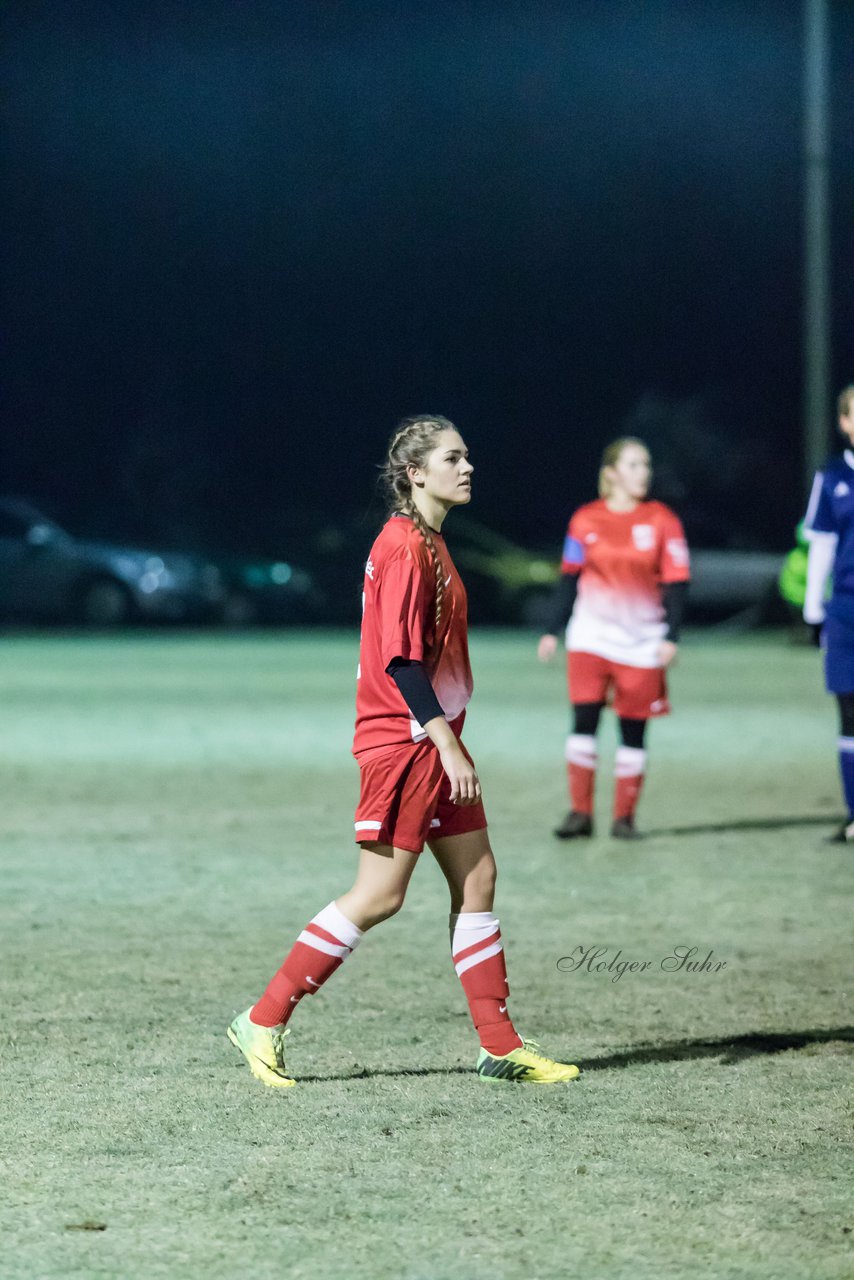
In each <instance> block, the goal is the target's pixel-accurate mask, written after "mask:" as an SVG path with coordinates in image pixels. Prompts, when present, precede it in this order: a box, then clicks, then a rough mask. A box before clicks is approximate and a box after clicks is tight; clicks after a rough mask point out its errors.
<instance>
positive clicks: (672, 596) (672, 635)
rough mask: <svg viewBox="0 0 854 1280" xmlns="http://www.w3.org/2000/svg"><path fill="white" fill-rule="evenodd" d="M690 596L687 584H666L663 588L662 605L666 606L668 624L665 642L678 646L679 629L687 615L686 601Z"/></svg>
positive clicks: (665, 615)
mask: <svg viewBox="0 0 854 1280" xmlns="http://www.w3.org/2000/svg"><path fill="white" fill-rule="evenodd" d="M687 596H688V583H687V582H665V584H664V586H663V587H662V588H661V603H662V604H663V605H664V621H665V622H666V623H667V635H666V636H665V637H664V638H665V640H671V641H672V642H673V644H676V643H677V642H678V640H679V629H680V627H681V626H682V617H683V615H684V613H685V601H686V599H687Z"/></svg>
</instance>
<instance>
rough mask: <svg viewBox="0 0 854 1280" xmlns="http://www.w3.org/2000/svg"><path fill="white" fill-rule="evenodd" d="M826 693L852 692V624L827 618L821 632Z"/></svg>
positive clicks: (853, 637)
mask: <svg viewBox="0 0 854 1280" xmlns="http://www.w3.org/2000/svg"><path fill="white" fill-rule="evenodd" d="M821 644H822V648H823V649H824V679H825V683H826V685H827V692H828V693H854V624H852V623H850V622H842V621H841V620H840V619H839V618H827V620H826V621H825V624H824V626H823V628H822V632H821Z"/></svg>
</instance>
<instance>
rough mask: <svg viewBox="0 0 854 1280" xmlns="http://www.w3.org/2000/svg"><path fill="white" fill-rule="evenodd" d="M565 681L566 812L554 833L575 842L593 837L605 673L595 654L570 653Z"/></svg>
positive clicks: (603, 666)
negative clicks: (568, 720)
mask: <svg viewBox="0 0 854 1280" xmlns="http://www.w3.org/2000/svg"><path fill="white" fill-rule="evenodd" d="M567 680H568V684H569V696H570V702H571V705H572V727H571V730H570V732H569V734H568V736H567V739H566V750H565V755H566V777H567V785H568V787H569V805H570V807H569V812H568V813H567V815H566V817H565V818H564V819H563V821H562V822H561V824H560V826H559V827H556V828H555V832H554V834H555V835H556V836H557V837H558V839H559V840H574V839H577V838H579V837H584V836H590V835H592V834H593V800H594V792H595V785H596V765H597V762H598V749H597V745H596V734H597V731H598V729H599V716H600V714H601V712H602V708H603V706H604V705H605V700H606V698H607V693H608V674H607V669H606V665H605V663H604V662H603V660H602V659H601V658H600V657H598V655H596V654H592V653H580V652H577V651H575V650H571V651H570V652H569V654H568V655H567Z"/></svg>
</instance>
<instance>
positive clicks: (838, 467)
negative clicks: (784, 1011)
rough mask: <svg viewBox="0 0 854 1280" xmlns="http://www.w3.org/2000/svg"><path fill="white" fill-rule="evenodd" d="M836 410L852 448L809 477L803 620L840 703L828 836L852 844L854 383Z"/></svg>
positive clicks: (853, 742) (853, 791)
mask: <svg viewBox="0 0 854 1280" xmlns="http://www.w3.org/2000/svg"><path fill="white" fill-rule="evenodd" d="M837 410H838V413H839V430H840V431H841V432H842V434H843V436H845V438H846V440H847V441H848V443H849V446H850V447H849V448H847V449H845V451H844V452H843V454H842V456H841V457H840V458H833V459H831V460H830V461H829V462H828V463H827V464H826V465H825V466H824V467H823V469H822V470H821V471H818V472H816V477H815V480H814V481H813V487H812V493H811V494H810V500H809V506H808V507H807V514H806V518H805V520H804V532H805V534H806V537H807V539H808V541H809V558H808V561H807V587H806V599H805V600H804V619H805V621H806V622H808V623H809V624H810V625H811V626H812V627H814V628H815V629H816V633H818V632H819V630H820V632H821V643H822V648H823V649H824V669H825V680H826V683H827V690H828V693H833V694H835V695H836V701H837V703H838V704H839V771H840V773H841V775H842V790H843V793H844V796H845V803H846V806H847V808H848V817H847V818H846V820H845V822H843V824H842V826H841V827H840V828H839V830H838V831H837V832H836V833H835V834H834V835H833V836H831V840H832V841H833V842H834V843H837V844H849V843H851V844H854V384H852V385H850V386H847V387H845V389H844V390H843V391H842V392H840V395H839V399H838V402H837ZM831 575H832V589H831V592H830V598H829V599H826V595H827V583H828V579H830V578H831Z"/></svg>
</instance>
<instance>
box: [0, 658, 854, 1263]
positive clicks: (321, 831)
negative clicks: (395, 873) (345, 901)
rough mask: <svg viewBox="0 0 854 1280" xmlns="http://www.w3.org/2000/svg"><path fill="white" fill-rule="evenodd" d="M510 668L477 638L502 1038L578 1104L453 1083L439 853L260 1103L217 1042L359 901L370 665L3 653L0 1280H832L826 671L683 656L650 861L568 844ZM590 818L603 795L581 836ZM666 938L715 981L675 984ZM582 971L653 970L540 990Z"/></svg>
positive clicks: (655, 738) (554, 770)
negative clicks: (501, 951)
mask: <svg viewBox="0 0 854 1280" xmlns="http://www.w3.org/2000/svg"><path fill="white" fill-rule="evenodd" d="M532 648H533V646H532V641H531V639H530V638H529V637H525V636H521V635H518V636H517V635H499V634H482V635H477V634H476V635H475V636H474V638H473V644H472V652H473V661H474V666H475V680H476V685H477V688H476V692H475V700H474V702H473V705H472V709H471V715H470V719H469V725H468V728H467V733H466V739H467V742H468V745H469V747H470V749H471V750H472V753H473V755H474V758H475V760H476V761H477V764H478V768H479V771H480V774H481V777H482V779H483V781H484V787H485V795H486V803H487V810H488V812H489V815H490V821H491V829H492V836H493V843H494V846H495V848H496V852H497V856H498V860H499V867H500V871H501V878H500V882H499V900H498V911H499V914H500V916H501V919H502V929H503V932H504V936H505V943H506V949H507V954H508V963H509V972H510V982H511V988H512V994H513V1003H512V1011H513V1013H514V1015H515V1019H516V1022H517V1024H518V1025H520V1027H521V1028H522V1030H523V1031H524V1032H525V1033H526V1034H529V1035H535V1036H536V1037H537V1038H538V1039H540V1040H541V1041H542V1043H543V1044H544V1046H545V1047H547V1048H548V1049H549V1050H550V1051H552V1052H553V1053H554V1054H555V1055H556V1056H563V1057H566V1058H568V1059H570V1060H572V1061H577V1062H580V1063H581V1064H582V1066H583V1067H584V1068H585V1074H584V1075H583V1077H582V1079H581V1080H580V1081H579V1082H578V1083H576V1084H574V1085H571V1086H566V1087H562V1088H555V1089H542V1090H536V1089H527V1090H526V1089H524V1088H516V1087H513V1086H505V1087H503V1088H502V1087H498V1086H489V1085H487V1084H485V1083H483V1082H481V1081H480V1080H478V1078H477V1077H475V1076H474V1075H473V1074H472V1072H471V1067H472V1065H473V1062H474V1058H475V1056H476V1042H475V1039H474V1036H473V1032H472V1030H471V1028H470V1025H469V1022H468V1016H467V1012H466V1006H465V1003H464V999H463V995H462V991H461V989H460V988H459V984H458V983H457V980H456V978H455V977H454V974H453V970H452V968H451V964H450V959H449V956H448V954H447V951H448V942H447V903H446V893H445V889H444V882H443V881H442V878H441V876H440V874H439V872H438V869H437V868H436V866H435V864H433V863H432V861H431V860H430V859H429V855H426V854H425V857H424V862H423V866H421V867H420V868H419V871H418V873H417V874H416V876H415V878H414V880H413V884H412V887H411V890H410V896H409V899H408V901H407V904H406V907H405V908H404V911H403V912H402V913H401V914H400V915H399V916H397V917H396V918H395V919H394V920H392V921H390V922H389V923H387V924H386V925H384V926H382V927H381V928H380V929H379V930H377V932H376V933H374V934H372V935H370V936H369V937H368V938H366V940H365V941H364V943H363V944H362V946H361V948H360V949H359V951H358V952H357V953H356V955H355V956H354V957H353V959H352V960H351V961H349V962H348V964H347V965H345V966H344V968H343V969H342V970H341V972H340V973H339V974H337V975H336V976H335V978H334V979H333V981H332V982H331V983H330V984H329V986H328V987H327V988H326V990H325V991H324V992H323V993H322V995H321V996H319V997H318V998H317V999H315V1000H310V1001H306V1002H305V1004H304V1005H303V1006H302V1008H301V1009H300V1010H299V1012H298V1014H297V1016H296V1018H295V1019H294V1023H293V1026H294V1034H293V1035H292V1037H291V1044H292V1049H291V1051H290V1058H289V1065H291V1066H292V1068H293V1070H294V1073H295V1074H296V1075H297V1076H298V1077H299V1078H300V1084H299V1086H298V1087H297V1088H296V1089H292V1090H287V1091H284V1092H283V1093H276V1092H274V1091H273V1090H268V1089H264V1088H263V1086H261V1085H260V1084H259V1083H258V1082H257V1081H255V1080H254V1079H253V1078H252V1076H251V1075H250V1074H249V1071H248V1070H247V1068H246V1067H245V1065H244V1064H243V1061H242V1059H241V1058H240V1057H239V1055H238V1054H237V1053H236V1051H235V1050H234V1049H233V1048H232V1047H231V1046H230V1045H229V1044H228V1042H227V1040H226V1038H225V1035H224V1030H225V1025H226V1023H227V1022H228V1021H229V1019H230V1018H231V1017H232V1016H233V1013H234V1012H235V1011H236V1010H239V1009H242V1008H243V1007H245V1006H246V1005H247V1004H248V1003H249V1002H250V1001H251V1000H252V999H253V998H254V997H256V996H257V995H258V994H259V993H260V990H261V989H262V987H263V985H264V982H265V980H266V978H267V977H268V976H269V975H270V973H271V972H272V971H273V969H274V968H275V967H276V966H277V965H278V964H279V962H280V960H281V957H282V955H283V954H284V952H285V951H286V950H287V948H288V946H289V945H290V942H291V941H292V939H293V937H294V936H295V934H296V933H297V932H298V930H299V929H300V928H301V927H302V925H303V924H304V923H305V921H306V919H307V918H308V917H309V916H310V915H312V914H314V912H315V911H317V910H318V909H319V908H320V907H321V906H323V905H324V904H325V903H326V902H328V901H329V900H330V899H331V898H332V897H334V896H335V895H336V894H338V893H340V892H342V891H343V889H344V888H345V887H347V885H348V883H349V878H350V875H351V870H352V868H353V866H354V860H355V851H354V846H352V845H351V843H350V840H351V832H352V827H351V823H352V809H353V805H354V801H355V796H356V784H357V773H356V768H355V765H354V764H353V762H352V760H351V758H350V756H349V745H350V734H351V728H352V715H353V711H352V703H353V675H354V669H355V664H356V639H355V637H354V636H352V635H347V636H342V635H335V634H330V635H326V634H317V635H306V634H293V635H284V636H277V635H264V636H260V637H252V636H249V637H243V636H241V637H228V636H226V637H222V636H207V635H206V636H196V635H159V636H154V637H148V636H129V637H123V638H118V639H115V640H105V639H100V638H86V637H79V638H77V637H61V636H58V637H52V636H43V637H35V638H33V637H27V636H22V637H6V638H5V639H4V641H3V657H2V662H1V663H0V709H2V718H3V733H2V736H0V753H2V759H0V778H2V828H3V840H2V883H3V892H2V902H0V922H2V957H0V958H2V968H0V981H2V995H3V1007H4V1017H3V1032H2V1037H0V1041H1V1042H2V1044H1V1045H0V1050H1V1051H2V1089H3V1093H2V1099H3V1101H2V1185H3V1194H2V1196H0V1232H2V1251H0V1280H16V1278H17V1277H27V1280H30V1278H32V1277H38V1278H44V1280H48V1278H51V1280H52V1278H53V1277H69V1276H71V1277H116V1278H120V1280H136V1278H140V1280H148V1278H149V1277H151V1278H155V1277H191V1278H194V1277H205V1278H206V1280H207V1278H211V1280H214V1278H219V1277H253V1278H254V1277H257V1278H258V1280H266V1278H267V1277H276V1278H277V1280H278V1278H280V1277H311V1278H312V1280H344V1277H347V1278H348V1280H362V1278H365V1280H368V1278H377V1280H379V1278H384V1277H390V1278H391V1277H394V1278H401V1280H456V1278H458V1277H459V1278H460V1280H487V1278H488V1280H515V1278H516V1277H519V1278H520V1280H521V1278H522V1277H525V1278H526V1280H546V1278H551V1277H583V1278H584V1280H599V1278H604V1280H611V1278H612V1277H632V1280H646V1278H647V1277H650V1278H651V1277H656V1280H670V1278H673V1280H683V1278H684V1277H692V1280H705V1278H706V1277H714V1278H715V1280H718V1278H720V1277H725V1278H728V1277H750V1278H751V1280H752V1278H754V1277H768V1278H769V1280H770V1278H772V1277H773V1278H774V1280H781V1278H783V1280H788V1278H789V1277H792V1278H794V1280H800V1278H802V1277H815V1278H822V1280H823V1278H824V1277H827V1278H830V1277H834V1278H839V1280H841V1278H842V1277H850V1276H851V1275H852V1274H854V1264H852V1239H854V1230H852V1229H854V1211H852V1198H851V1190H850V1173H851V1160H850V1155H851V1120H852V1115H851V1101H850V1083H851V1064H852V1030H851V1026H850V1023H851V1021H852V1019H851V1016H850V1012H849V1009H848V1001H849V999H850V992H851V982H852V964H851V914H850V891H851V883H852V878H854V856H853V855H852V854H851V852H850V851H848V850H846V849H840V848H838V847H832V846H827V845H824V844H823V843H822V836H823V835H825V834H826V833H827V831H828V830H830V828H831V826H832V824H833V822H834V820H836V819H837V818H838V817H839V811H840V803H839V798H838V788H837V781H836V773H835V759H834V735H835V722H834V714H833V709H832V706H831V704H830V702H829V701H828V700H826V699H825V698H824V695H823V694H822V693H821V678H820V671H819V663H818V658H817V655H816V654H815V653H814V652H812V651H809V650H806V649H800V648H796V647H793V646H791V645H789V644H788V643H787V641H786V640H785V638H783V637H776V636H771V637H758V638H757V637H747V638H744V639H740V640H733V639H730V640H721V639H717V640H716V639H714V638H713V637H712V636H711V635H708V634H707V635H706V636H702V635H696V636H693V637H690V636H689V638H688V641H687V642H686V644H685V645H684V646H683V655H682V663H681V666H680V668H679V669H678V670H677V671H676V673H675V674H674V677H673V681H672V684H673V696H674V702H675V705H676V708H677V712H676V714H675V715H674V716H673V717H672V718H671V719H670V720H668V721H666V722H663V723H660V724H656V725H654V726H653V731H652V734H651V747H652V756H653V760H652V771H651V776H650V779H649V782H648V786H647V792H646V795H645V798H644V801H643V806H642V819H643V825H644V827H645V828H646V829H647V831H648V832H649V838H648V839H647V840H646V841H644V842H643V843H642V844H638V845H625V844H619V843H617V842H612V841H610V840H609V839H607V838H601V839H600V838H597V839H595V840H594V841H592V842H590V843H588V844H586V845H584V846H582V847H578V848H576V847H572V846H570V847H566V846H562V845H560V844H558V843H557V842H555V841H554V840H553V839H552V838H551V836H550V833H549V832H550V827H551V825H552V824H553V822H554V821H555V820H556V819H557V818H558V817H559V816H560V815H561V813H562V811H563V809H564V808H565V801H564V794H563V764H562V750H563V736H564V732H565V723H566V721H565V710H564V701H563V699H564V694H563V683H562V675H561V672H560V670H559V669H558V668H556V667H554V668H550V669H544V668H541V667H538V666H537V664H536V663H535V661H534V660H533V658H532ZM330 673H331V674H330ZM602 742H603V754H604V757H605V760H606V763H607V765H608V766H609V765H610V756H611V755H612V753H613V745H614V744H613V727H612V725H611V724H610V723H609V724H608V725H607V727H606V731H605V732H604V734H603V739H602ZM609 799H610V779H609V778H608V776H607V773H605V774H604V775H603V782H602V785H601V787H600V802H601V807H602V815H601V821H600V829H602V830H606V829H607V808H608V802H609ZM683 945H684V946H696V947H697V948H698V953H697V954H698V958H700V959H702V958H703V957H704V956H705V955H706V953H707V952H708V951H709V950H713V952H714V957H713V962H717V961H718V960H721V961H725V962H726V966H725V968H723V969H722V970H720V971H718V972H701V973H689V972H686V971H684V970H682V971H680V972H675V973H674V972H666V971H663V970H662V968H661V963H660V962H661V960H663V959H664V958H666V957H667V956H668V955H669V954H671V952H672V949H673V948H674V947H676V946H683ZM579 946H581V947H585V948H587V947H593V946H598V947H603V948H607V954H606V955H605V957H604V958H605V959H606V960H610V959H612V958H614V957H615V954H616V952H617V951H618V950H621V951H622V958H623V959H627V960H648V961H650V962H651V963H650V967H649V968H648V969H647V970H645V971H644V972H635V973H630V972H627V973H625V974H624V975H623V976H622V977H621V978H618V979H617V980H616V981H615V980H614V971H613V970H612V971H611V972H610V973H608V972H604V973H603V972H588V971H586V970H582V971H581V972H578V971H575V972H567V971H565V966H564V967H563V971H562V969H561V968H559V966H558V961H560V960H561V958H563V957H567V956H570V955H571V954H572V953H573V951H574V950H575V948H577V947H579ZM846 1091H848V1092H846Z"/></svg>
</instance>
